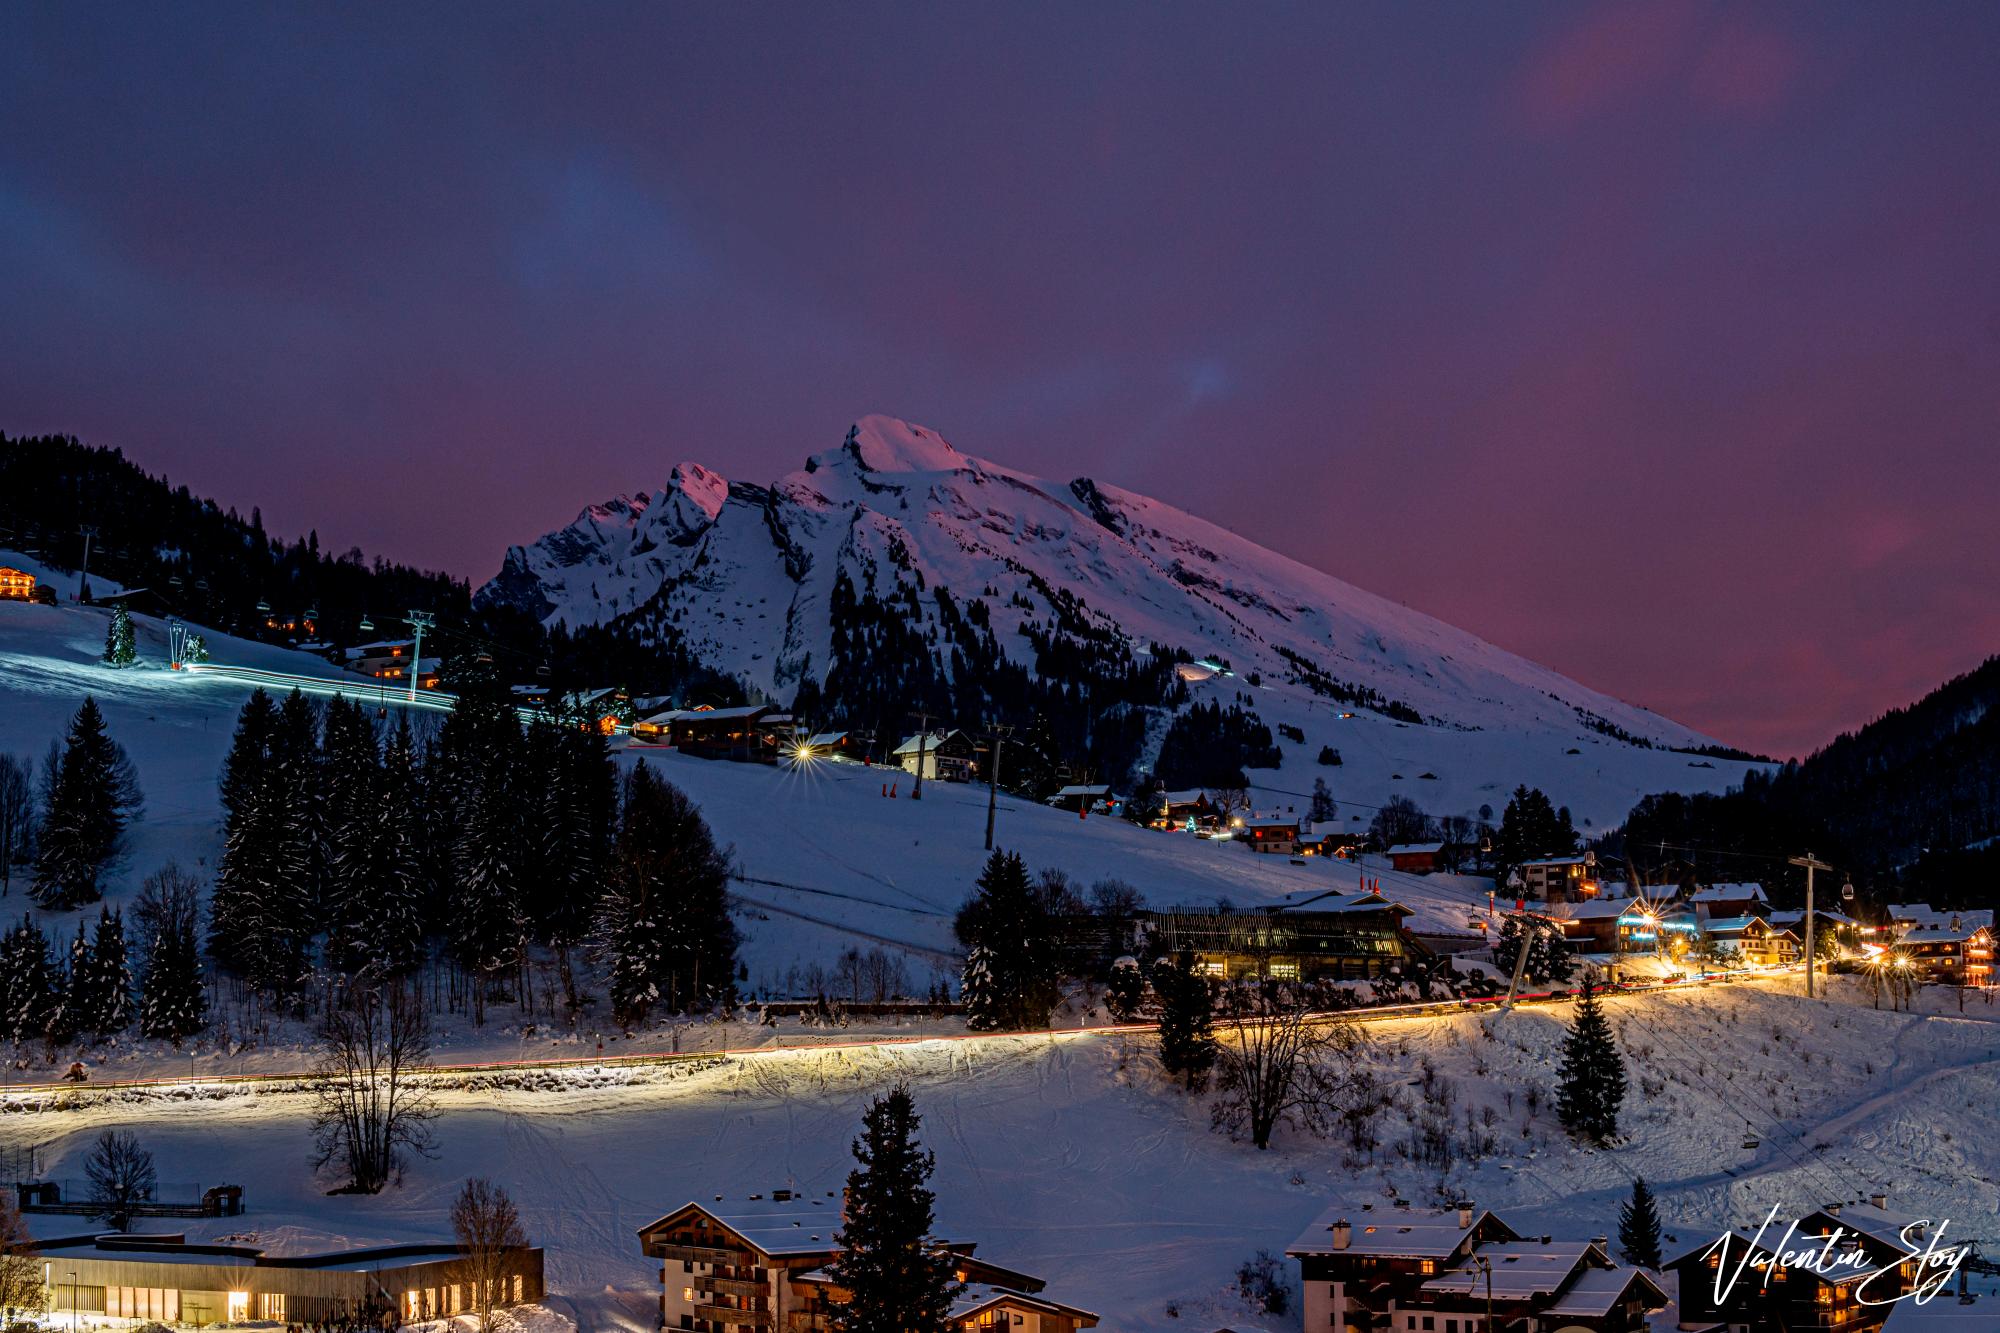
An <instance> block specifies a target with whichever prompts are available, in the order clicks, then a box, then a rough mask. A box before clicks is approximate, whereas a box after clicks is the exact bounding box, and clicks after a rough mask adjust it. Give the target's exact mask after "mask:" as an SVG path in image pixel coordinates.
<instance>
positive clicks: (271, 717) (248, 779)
mask: <svg viewBox="0 0 2000 1333" xmlns="http://www.w3.org/2000/svg"><path fill="white" fill-rule="evenodd" d="M276 725H277V708H276V706H275V705H273V704H272V702H271V696H270V695H268V694H266V693H264V691H262V690H253V691H251V694H250V698H249V699H248V700H247V701H245V703H244V705H243V707H242V709H241V711H239V712H238V713H237V715H236V735H235V736H234V738H233V739H232V740H231V741H230V743H229V753H228V754H227V755H225V756H224V757H223V760H222V779H221V790H220V795H221V801H222V859H221V863H220V866H219V868H218V870H217V874H216V880H215V896H214V899H213V901H212V902H211V903H210V905H209V919H208V932H209V933H208V952H209V956H210V957H212V958H214V959H215V961H216V963H217V964H218V965H219V966H221V967H223V968H225V969H227V970H228V971H231V972H234V973H236V974H237V975H239V976H247V975H248V974H249V973H250V972H251V971H252V958H253V957H254V955H255V954H256V952H257V950H258V943H259V941H258V938H257V929H258V927H259V925H260V923H261V922H262V919H263V916H264V913H265V910H266V903H267V901H268V900H269V899H270V898H271V897H272V896H273V895H274V894H275V892H276V889H275V885H274V881H275V879H276V876H277V854H276V847H275V843H276V841H277V836H276V833H275V831H274V830H273V828H272V820H271V816H270V805H271V802H272V799H273V783H272V780H271V733H272V731H273V729H274V728H275V727H276ZM147 947H148V950H149V951H150V950H151V949H152V947H153V944H152V942H150V941H149V942H148V945H147Z"/></svg>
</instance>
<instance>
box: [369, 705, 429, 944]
mask: <svg viewBox="0 0 2000 1333" xmlns="http://www.w3.org/2000/svg"><path fill="white" fill-rule="evenodd" d="M378 791H379V792H380V795H381V801H382V808H381V814H380V818H379V820H378V822H377V826H376V836H375V844H374V860H373V863H372V864H371V866H370V868H369V886H368V892H367V894H366V898H367V903H368V916H367V925H366V930H365V933H364V937H363V938H364V941H365V943H366V946H367V949H368V958H369V961H370V962H371V963H373V964H374V966H375V968H376V969H377V970H378V971H380V972H382V973H384V974H386V975H388V976H401V975H402V974H403V973H405V972H408V971H409V970H410V969H412V968H414V967H415V966H416V965H417V964H418V963H420V962H422V961H423V956H424V877H423V866H422V860H421V851H420V848H419V845H418V844H419V840H420V837H421V834H422V831H423V795H422V793H421V792H420V791H419V790H418V775H417V770H416V752H415V746H414V743H413V741H412V739H411V736H410V722H409V718H408V717H407V716H405V717H403V718H402V719H400V720H399V721H398V722H397V724H396V730H395V731H393V732H391V733H390V735H389V741H388V744H386V745H385V746H383V747H382V772H381V780H380V783H379V784H378Z"/></svg>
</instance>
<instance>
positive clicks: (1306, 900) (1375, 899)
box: [1271, 889, 1414, 916]
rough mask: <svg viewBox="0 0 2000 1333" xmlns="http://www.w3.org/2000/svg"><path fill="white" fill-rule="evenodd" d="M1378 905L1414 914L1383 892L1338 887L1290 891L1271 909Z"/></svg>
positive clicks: (1359, 909)
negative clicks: (1345, 889) (1317, 890)
mask: <svg viewBox="0 0 2000 1333" xmlns="http://www.w3.org/2000/svg"><path fill="white" fill-rule="evenodd" d="M1378 907H1380V908H1386V909H1388V910H1389V911H1391V912H1401V913H1402V914H1403V915H1404V916H1412V915H1414V913H1412V912H1411V911H1410V909H1409V908H1407V907H1405V906H1403V905H1402V904H1401V903H1395V902H1390V901H1389V900H1388V899H1387V898H1384V897H1383V896H1382V895H1381V894H1379V893H1374V892H1370V891H1366V890H1364V891H1362V892H1360V893H1342V892H1340V891H1339V890H1337V889H1328V890H1326V891H1325V892H1322V893H1314V892H1312V891H1310V890H1308V891H1305V892H1302V893H1288V894H1286V895H1285V896H1284V897H1282V898H1280V899H1279V900H1278V901H1277V903H1276V904H1275V905H1274V906H1273V907H1272V908H1271V910H1272V911H1273V912H1299V911H1314V912H1368V911H1373V910H1374V909H1376V908H1378Z"/></svg>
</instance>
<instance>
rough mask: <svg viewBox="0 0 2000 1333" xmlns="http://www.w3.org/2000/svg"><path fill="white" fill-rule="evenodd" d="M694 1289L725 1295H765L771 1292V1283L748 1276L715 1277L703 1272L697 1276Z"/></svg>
mask: <svg viewBox="0 0 2000 1333" xmlns="http://www.w3.org/2000/svg"><path fill="white" fill-rule="evenodd" d="M694 1289H695V1290H696V1291H706V1292H718V1293H720V1294H722V1295H724V1296H764V1295H768V1294H769V1293H770V1290H771V1284H770V1283H768V1282H758V1281H756V1280H754V1279H752V1278H747V1277H715V1276H712V1275H710V1274H707V1273H703V1274H701V1275H700V1276H699V1277H697V1278H695V1280H694Z"/></svg>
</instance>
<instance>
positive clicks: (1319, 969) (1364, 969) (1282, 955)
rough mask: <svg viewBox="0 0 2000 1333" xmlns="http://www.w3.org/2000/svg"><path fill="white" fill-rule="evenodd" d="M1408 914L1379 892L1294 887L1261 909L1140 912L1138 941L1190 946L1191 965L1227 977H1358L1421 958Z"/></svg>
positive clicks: (1170, 950)
mask: <svg viewBox="0 0 2000 1333" xmlns="http://www.w3.org/2000/svg"><path fill="white" fill-rule="evenodd" d="M1412 915H1414V913H1412V912H1411V911H1410V909H1409V908H1407V907H1404V906H1402V905H1401V904H1400V903H1392V902H1390V901H1389V900H1388V899H1387V898H1384V897H1383V896H1382V895H1381V894H1379V893H1365V892H1364V893H1339V892H1334V891H1328V892H1325V893H1302V894H1295V895H1292V896H1291V897H1288V898H1285V899H1281V900H1279V901H1277V902H1275V903H1272V904H1270V905H1268V906H1263V907H1252V908H1236V909H1227V910H1225V909H1221V908H1200V907H1184V908H1174V909H1169V910H1166V911H1158V912H1147V913H1145V914H1144V915H1143V916H1141V917H1140V920H1139V929H1140V931H1141V933H1142V941H1141V947H1142V949H1143V950H1144V951H1146V952H1151V953H1154V954H1159V955H1167V956H1172V955H1175V954H1178V953H1179V952H1180V951H1181V950H1182V949H1189V950H1192V951H1193V953H1194V960H1195V966H1196V968H1197V969H1198V970H1199V971H1201V972H1203V973H1205V974H1207V975H1208V976H1211V977H1216V978H1219V979H1223V980H1229V981H1240V980H1243V979H1245V978H1255V979H1267V980H1273V981H1362V980H1367V979H1370V978H1373V977H1380V976H1383V975H1386V974H1387V973H1388V972H1390V971H1391V970H1392V969H1394V968H1396V967H1398V966H1400V965H1401V964H1402V963H1403V962H1404V961H1405V960H1406V959H1410V958H1416V957H1428V956H1429V954H1430V950H1429V949H1427V948H1426V947H1425V946H1424V945H1423V944H1422V943H1421V942H1420V941H1419V940H1418V939H1417V938H1416V937H1415V936H1414V935H1412V934H1411V933H1410V932H1409V931H1408V930H1407V929H1405V928H1404V926H1403V919H1404V918H1405V917H1409V916H1412Z"/></svg>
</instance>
